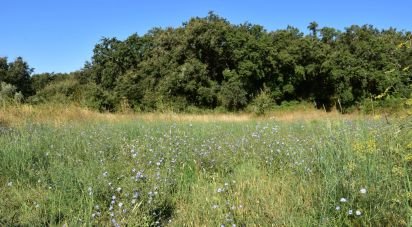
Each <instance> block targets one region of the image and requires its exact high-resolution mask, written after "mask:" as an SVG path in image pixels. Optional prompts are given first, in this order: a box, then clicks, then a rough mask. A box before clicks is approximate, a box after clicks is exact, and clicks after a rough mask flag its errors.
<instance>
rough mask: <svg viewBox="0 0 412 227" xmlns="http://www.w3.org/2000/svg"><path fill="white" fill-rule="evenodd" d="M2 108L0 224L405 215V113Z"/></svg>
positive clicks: (410, 160) (410, 153)
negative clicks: (107, 111)
mask: <svg viewBox="0 0 412 227" xmlns="http://www.w3.org/2000/svg"><path fill="white" fill-rule="evenodd" d="M0 114H1V115H0V120H1V121H0V126H1V128H0V144H1V146H0V193H1V195H2V196H1V197H0V203H1V204H2V206H0V225H4V226H12V225H36V226H38V225H51V226H62V225H64V224H67V225H68V226H81V225H85V226H88V225H97V226H108V225H113V226H125V225H129V226H166V225H168V226H220V225H225V226H234V225H236V226H268V225H269V226H270V225H272V226H314V225H316V226H342V225H343V226H408V225H411V224H412V220H411V219H412V213H411V204H412V187H411V186H412V185H411V182H410V177H411V176H412V169H411V166H412V140H411V138H412V132H411V120H410V118H407V117H405V118H402V119H395V118H391V119H389V123H388V121H387V119H385V118H384V117H381V116H377V117H373V118H372V117H368V116H360V115H339V114H337V113H328V114H327V113H324V112H321V111H315V110H313V111H307V112H303V111H302V112H299V111H295V112H293V114H291V113H290V112H289V113H288V112H283V113H282V112H280V113H273V115H269V116H267V117H265V118H257V117H254V116H252V115H247V114H244V115H230V114H229V115H227V114H215V115H178V114H175V115H170V114H139V115H134V114H100V113H96V112H92V111H88V110H85V109H80V108H77V109H76V108H69V107H68V108H60V109H55V108H54V109H53V108H50V109H48V108H47V107H41V108H33V107H30V106H19V107H10V108H9V109H7V110H4V109H3V110H1V111H0Z"/></svg>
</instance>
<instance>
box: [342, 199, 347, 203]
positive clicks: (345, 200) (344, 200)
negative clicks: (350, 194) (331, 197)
mask: <svg viewBox="0 0 412 227" xmlns="http://www.w3.org/2000/svg"><path fill="white" fill-rule="evenodd" d="M340 202H341V203H346V202H348V200H347V199H346V198H340Z"/></svg>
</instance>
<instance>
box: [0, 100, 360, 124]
mask: <svg viewBox="0 0 412 227" xmlns="http://www.w3.org/2000/svg"><path fill="white" fill-rule="evenodd" d="M361 117H365V116H362V115H360V114H345V115H342V114H340V113H338V112H337V111H332V112H328V113H326V112H324V111H321V110H317V109H305V110H282V111H276V112H271V113H269V114H267V115H265V116H255V115H254V114H250V113H209V114H181V113H115V114H114V113H99V112H97V111H94V110H89V109H86V108H82V107H79V106H75V105H66V106H65V105H39V106H32V105H14V106H7V107H3V108H0V124H3V125H13V126H17V125H20V124H23V123H26V122H39V123H52V124H54V125H61V124H63V123H66V122H76V123H85V122H96V121H109V122H120V121H130V120H143V121H176V122H181V121H194V122H244V121H250V120H268V119H269V120H277V121H286V122H291V121H312V120H320V119H354V118H361Z"/></svg>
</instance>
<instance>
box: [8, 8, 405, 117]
mask: <svg viewBox="0 0 412 227" xmlns="http://www.w3.org/2000/svg"><path fill="white" fill-rule="evenodd" d="M411 38H412V37H411V32H405V31H397V30H396V29H394V28H389V29H385V30H378V29H376V28H374V27H373V26H371V25H363V26H357V25H353V26H350V27H347V28H345V30H344V31H339V30H337V29H334V28H331V27H323V28H322V27H319V25H318V24H317V23H316V22H311V23H310V24H309V25H308V34H307V35H305V34H304V33H302V32H301V31H299V30H298V29H297V28H294V27H291V26H288V27H287V28H286V29H281V30H276V31H266V30H265V29H264V28H263V27H262V26H259V25H254V24H250V23H244V24H240V25H233V24H231V23H230V22H228V21H227V20H226V19H224V18H221V17H219V16H218V15H216V14H214V13H209V15H208V16H206V17H204V18H199V17H196V18H191V19H190V20H189V21H187V22H185V23H183V24H182V26H180V27H177V28H154V29H152V30H150V31H149V32H148V33H147V34H145V35H143V36H139V35H137V34H132V35H131V36H129V37H128V38H127V39H125V40H123V41H122V40H118V39H116V38H103V39H102V40H101V42H100V43H98V44H97V45H96V46H95V48H94V54H93V57H92V60H91V62H87V63H86V65H85V67H84V68H83V69H82V70H81V71H78V72H75V73H71V74H69V75H65V76H62V75H59V74H42V75H35V76H33V77H32V80H31V82H32V84H31V85H30V83H28V82H30V77H29V75H30V73H31V69H30V68H29V67H28V65H27V63H25V62H24V61H23V60H22V59H21V58H18V59H16V61H15V62H12V63H7V59H5V58H0V81H4V82H6V83H9V84H12V85H14V86H16V87H17V88H18V90H19V91H21V92H22V93H23V94H24V95H25V96H27V95H31V94H32V92H33V90H31V89H32V88H34V89H35V90H36V92H37V95H36V96H37V98H39V97H40V96H41V97H42V99H43V100H47V99H48V98H50V97H49V96H50V95H47V94H49V92H52V93H53V94H54V95H55V94H60V95H62V93H63V96H64V97H67V98H68V99H70V100H72V101H78V102H81V103H83V104H85V105H89V106H91V107H94V108H98V109H101V110H118V109H120V108H122V106H124V105H127V106H128V107H131V108H134V109H136V110H144V111H151V110H160V111H161V110H174V111H184V110H186V109H187V108H198V109H214V108H224V109H227V110H230V111H236V110H242V109H244V108H245V107H247V106H248V105H260V104H256V103H259V102H260V101H259V100H264V102H265V106H271V105H277V104H281V103H282V102H284V101H307V102H313V103H314V104H315V105H316V106H317V107H318V108H325V109H331V108H333V107H338V105H339V108H340V109H342V110H343V111H345V110H347V109H348V108H351V107H357V106H360V105H361V104H362V102H364V101H365V100H370V99H378V98H398V99H400V98H407V97H409V95H410V93H411V80H412V71H411V70H412V68H411V64H412V48H408V45H409V46H410V42H411V41H410V40H411ZM56 78H64V79H58V80H56ZM68 81H69V82H68ZM64 87H66V88H64ZM67 87H70V89H68V88H67ZM52 96H53V95H52Z"/></svg>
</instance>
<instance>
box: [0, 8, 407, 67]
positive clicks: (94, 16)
mask: <svg viewBox="0 0 412 227" xmlns="http://www.w3.org/2000/svg"><path fill="white" fill-rule="evenodd" d="M209 11H214V12H215V13H217V14H218V15H220V16H222V17H224V18H226V19H228V20H229V21H230V22H231V23H234V24H240V23H243V22H250V23H253V24H260V25H263V26H264V27H265V28H266V29H267V30H276V29H281V28H286V26H287V25H292V26H295V27H297V28H299V29H300V30H301V31H303V32H305V33H306V32H307V28H306V27H307V25H308V24H309V22H311V21H316V22H318V24H319V26H320V27H323V26H329V27H334V28H338V29H341V30H342V29H344V28H345V27H348V26H350V25H352V24H358V25H363V24H372V25H374V26H375V27H377V28H379V29H383V28H388V27H390V26H392V27H395V28H397V29H398V30H402V29H405V30H408V31H412V19H411V12H412V1H411V0H391V1H389V0H386V1H385V0H374V1H372V0H370V1H362V0H356V1H355V0H340V1H332V0H329V1H321V0H311V1H308V0H301V1H298V0H288V1H270V0H267V1H264V0H253V1H252V0H250V1H245V0H237V1H236V0H198V1H196V0H191V1H190V0H174V1H173V0H168V1H166V0H157V1H156V0H152V1H150V0H134V1H133V0H37V1H35V0H0V24H1V26H0V56H6V57H8V58H9V61H12V60H14V59H15V58H16V57H18V56H22V57H23V58H24V60H26V61H27V62H28V63H29V65H30V67H33V68H35V73H42V72H71V71H75V70H78V69H80V68H82V67H83V65H84V62H85V61H87V60H90V58H91V56H92V53H93V47H94V45H95V44H96V43H98V42H99V40H100V39H101V38H102V37H117V38H118V39H125V38H126V37H127V36H129V35H131V34H133V33H136V32H137V33H138V34H139V35H143V34H145V33H146V32H147V31H148V30H149V29H151V28H153V27H168V26H173V27H177V26H180V25H181V24H182V22H184V21H187V20H188V19H189V18H190V17H193V16H200V17H204V16H207V13H208V12H209Z"/></svg>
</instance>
